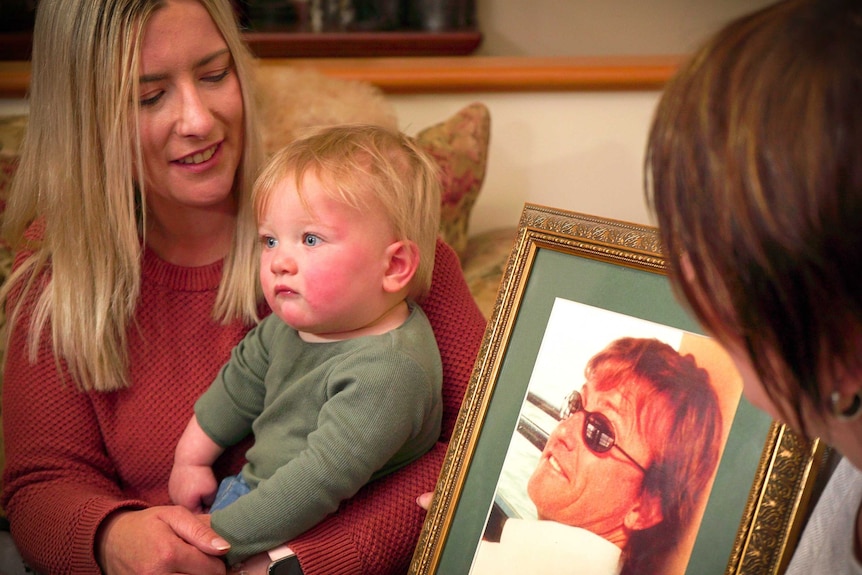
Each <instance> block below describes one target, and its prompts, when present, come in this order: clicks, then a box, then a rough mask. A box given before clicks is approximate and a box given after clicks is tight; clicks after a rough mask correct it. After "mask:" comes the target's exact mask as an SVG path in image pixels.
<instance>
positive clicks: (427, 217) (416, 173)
mask: <svg viewBox="0 0 862 575" xmlns="http://www.w3.org/2000/svg"><path fill="white" fill-rule="evenodd" d="M308 173H312V174H314V175H315V176H316V177H317V178H318V180H320V182H321V184H322V185H323V190H324V191H325V192H326V193H328V194H329V195H330V196H331V197H332V198H334V199H335V200H337V201H339V202H343V203H345V204H347V205H349V206H351V207H353V208H354V209H356V210H358V211H359V212H360V213H370V212H372V211H373V212H378V213H381V212H382V213H383V215H384V216H385V217H386V220H387V221H388V222H389V223H390V225H391V226H392V230H393V232H394V233H395V236H396V237H397V238H398V240H400V241H409V242H412V243H414V244H416V246H417V247H418V248H419V267H418V268H417V270H416V273H415V274H414V275H413V279H412V281H411V283H410V290H409V294H408V297H410V298H412V299H421V298H422V297H424V296H425V295H426V294H427V293H428V290H429V289H430V287H431V274H432V272H433V270H434V253H435V247H436V241H437V234H438V230H439V227H440V183H439V179H438V170H437V164H436V163H435V162H434V160H433V159H431V158H430V157H429V156H428V155H427V154H426V153H425V152H424V151H423V150H422V149H421V148H419V146H417V144H416V142H414V141H413V139H412V138H410V137H408V136H406V135H404V134H401V133H399V132H396V131H392V130H389V129H387V128H382V127H379V126H372V125H365V124H352V125H341V126H335V127H330V128H324V129H321V130H318V131H316V132H314V133H312V134H311V135H309V136H307V137H305V138H301V139H298V140H295V141H293V142H291V143H290V144H288V145H287V146H286V147H284V148H282V149H281V150H279V151H278V152H276V153H275V154H274V155H273V157H272V158H271V159H270V161H269V163H268V164H267V165H266V167H265V168H264V169H263V171H262V172H261V174H260V176H259V178H258V180H257V182H256V183H255V186H254V191H253V193H252V198H253V199H252V201H253V205H254V213H255V216H257V218H260V217H261V215H262V214H263V212H264V211H265V210H266V208H267V204H268V203H269V200H270V198H271V197H272V194H273V193H274V191H275V190H276V189H277V188H278V186H279V185H280V184H281V183H283V182H284V180H285V178H288V177H293V178H294V179H295V182H296V189H297V190H298V192H299V195H300V199H301V200H302V201H303V202H304V201H305V200H304V198H303V191H302V184H303V179H304V177H305V175H306V174H308Z"/></svg>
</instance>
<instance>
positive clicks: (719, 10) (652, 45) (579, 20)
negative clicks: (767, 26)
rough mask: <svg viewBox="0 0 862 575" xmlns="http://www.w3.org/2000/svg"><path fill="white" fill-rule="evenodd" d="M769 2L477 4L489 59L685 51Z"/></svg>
mask: <svg viewBox="0 0 862 575" xmlns="http://www.w3.org/2000/svg"><path fill="white" fill-rule="evenodd" d="M773 1H774V0H648V1H644V0H612V1H602V0H598V1H597V0H476V4H477V8H476V19H477V22H478V26H479V29H480V30H481V31H482V35H483V38H484V39H483V42H482V45H481V46H480V47H479V50H478V52H477V54H479V55H493V56H596V55H617V56H619V55H630V54H684V53H689V52H691V51H692V50H694V49H695V47H696V46H697V45H698V44H700V42H701V41H702V40H703V39H704V38H705V37H706V36H707V35H708V34H710V33H711V32H712V31H713V30H715V29H717V28H718V27H719V26H721V25H723V24H724V23H725V22H727V21H728V20H730V19H732V18H735V17H736V16H739V15H741V14H743V13H745V12H749V11H752V10H755V9H757V8H759V7H763V6H766V5H767V4H770V3H772V2H773Z"/></svg>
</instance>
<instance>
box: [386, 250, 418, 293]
mask: <svg viewBox="0 0 862 575" xmlns="http://www.w3.org/2000/svg"><path fill="white" fill-rule="evenodd" d="M386 258H387V266H386V273H385V274H384V276H383V290H384V291H386V292H388V293H396V292H399V291H401V290H403V289H405V288H407V286H408V285H409V284H410V280H412V279H413V274H415V273H416V268H418V267H419V247H418V246H417V245H416V244H415V243H413V242H411V241H406V240H405V241H398V242H393V243H391V244H389V247H387V248H386Z"/></svg>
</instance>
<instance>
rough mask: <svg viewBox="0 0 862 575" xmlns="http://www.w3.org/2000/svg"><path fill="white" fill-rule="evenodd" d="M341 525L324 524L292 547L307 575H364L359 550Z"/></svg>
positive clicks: (295, 541)
mask: <svg viewBox="0 0 862 575" xmlns="http://www.w3.org/2000/svg"><path fill="white" fill-rule="evenodd" d="M337 523H338V522H337V521H324V522H323V523H320V524H319V525H318V526H317V527H314V528H312V529H311V530H309V531H306V532H305V533H303V534H302V535H300V536H299V537H297V538H296V539H294V540H292V541H290V542H289V543H288V545H289V546H290V548H291V549H292V550H293V551H294V552H295V553H296V556H297V557H298V558H299V564H300V565H301V566H302V571H303V573H305V575H317V574H320V573H326V574H327V575H351V574H353V573H362V563H361V560H360V553H359V550H358V549H357V548H356V546H355V545H354V542H353V540H352V539H351V538H350V537H349V536H348V535H347V534H346V533H345V532H344V531H343V530H342V529H340V528H339V527H338V526H337ZM321 542H326V544H325V545H322V544H321Z"/></svg>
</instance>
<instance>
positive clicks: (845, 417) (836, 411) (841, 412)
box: [829, 391, 862, 421]
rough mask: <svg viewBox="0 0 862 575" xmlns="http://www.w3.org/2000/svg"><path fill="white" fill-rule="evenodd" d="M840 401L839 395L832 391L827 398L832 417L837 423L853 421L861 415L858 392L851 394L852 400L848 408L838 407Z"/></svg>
mask: <svg viewBox="0 0 862 575" xmlns="http://www.w3.org/2000/svg"><path fill="white" fill-rule="evenodd" d="M841 400H842V397H841V393H839V392H837V391H833V392H832V394H831V395H830V396H829V403H830V407H831V408H832V415H834V416H835V418H836V419H838V421H853V420H854V419H856V418H858V417H859V416H860V415H862V397H860V396H859V392H858V391H857V392H856V393H854V394H853V400H852V401H851V402H850V405H849V406H847V407H845V408H842V407H841V406H840V404H841Z"/></svg>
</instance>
